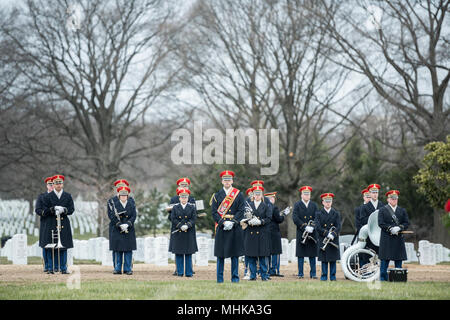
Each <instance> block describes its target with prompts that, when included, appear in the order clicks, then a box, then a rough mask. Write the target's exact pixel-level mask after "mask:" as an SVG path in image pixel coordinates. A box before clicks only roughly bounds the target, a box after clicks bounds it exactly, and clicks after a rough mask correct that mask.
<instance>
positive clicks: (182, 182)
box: [167, 177, 195, 276]
mask: <svg viewBox="0 0 450 320" xmlns="http://www.w3.org/2000/svg"><path fill="white" fill-rule="evenodd" d="M177 186H178V187H177V190H176V192H177V195H175V196H173V197H172V198H170V205H169V207H168V208H167V211H168V212H169V215H168V217H167V218H168V219H169V221H170V222H171V224H170V226H171V230H170V238H169V252H172V253H174V252H173V251H172V235H173V233H172V232H173V231H175V229H173V224H172V221H171V220H170V219H171V214H170V213H171V211H172V207H173V206H174V205H175V204H177V203H180V197H179V196H178V190H180V189H189V187H190V186H191V180H190V179H189V178H186V177H184V178H180V179H178V180H177ZM188 203H191V204H193V205H195V198H194V197H193V196H191V195H190V194H189V198H188ZM193 273H194V274H195V272H193ZM173 275H174V276H177V275H178V272H177V270H176V268H175V271H174V273H173Z"/></svg>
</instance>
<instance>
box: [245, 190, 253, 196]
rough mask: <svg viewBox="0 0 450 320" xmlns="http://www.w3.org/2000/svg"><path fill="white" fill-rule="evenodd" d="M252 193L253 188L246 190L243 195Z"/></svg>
mask: <svg viewBox="0 0 450 320" xmlns="http://www.w3.org/2000/svg"><path fill="white" fill-rule="evenodd" d="M252 192H253V188H248V189H247V191H245V194H246V195H249V194H250V193H252Z"/></svg>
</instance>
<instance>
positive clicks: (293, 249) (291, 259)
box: [289, 239, 297, 262]
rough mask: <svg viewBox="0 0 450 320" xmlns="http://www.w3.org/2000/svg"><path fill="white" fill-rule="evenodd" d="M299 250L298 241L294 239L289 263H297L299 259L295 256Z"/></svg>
mask: <svg viewBox="0 0 450 320" xmlns="http://www.w3.org/2000/svg"><path fill="white" fill-rule="evenodd" d="M296 250H297V239H292V240H291V242H289V261H290V262H297V257H296V256H295V253H296Z"/></svg>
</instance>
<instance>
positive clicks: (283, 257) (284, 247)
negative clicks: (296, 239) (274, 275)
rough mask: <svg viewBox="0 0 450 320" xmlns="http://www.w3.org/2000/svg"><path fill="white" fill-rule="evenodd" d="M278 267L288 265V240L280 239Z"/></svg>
mask: <svg viewBox="0 0 450 320" xmlns="http://www.w3.org/2000/svg"><path fill="white" fill-rule="evenodd" d="M281 250H282V253H281V255H280V265H281V266H287V265H288V264H289V256H288V255H289V240H288V239H286V238H282V239H281Z"/></svg>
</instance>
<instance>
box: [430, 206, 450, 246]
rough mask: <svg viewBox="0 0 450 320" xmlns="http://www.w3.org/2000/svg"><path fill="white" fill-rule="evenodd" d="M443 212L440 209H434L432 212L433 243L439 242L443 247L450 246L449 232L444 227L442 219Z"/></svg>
mask: <svg viewBox="0 0 450 320" xmlns="http://www.w3.org/2000/svg"><path fill="white" fill-rule="evenodd" d="M443 215H444V212H443V211H442V210H441V209H438V210H437V209H434V213H433V236H432V241H433V242H434V243H441V244H442V245H443V246H444V247H447V248H448V247H450V232H449V230H448V229H447V228H445V226H444V223H443V221H442V218H443Z"/></svg>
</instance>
